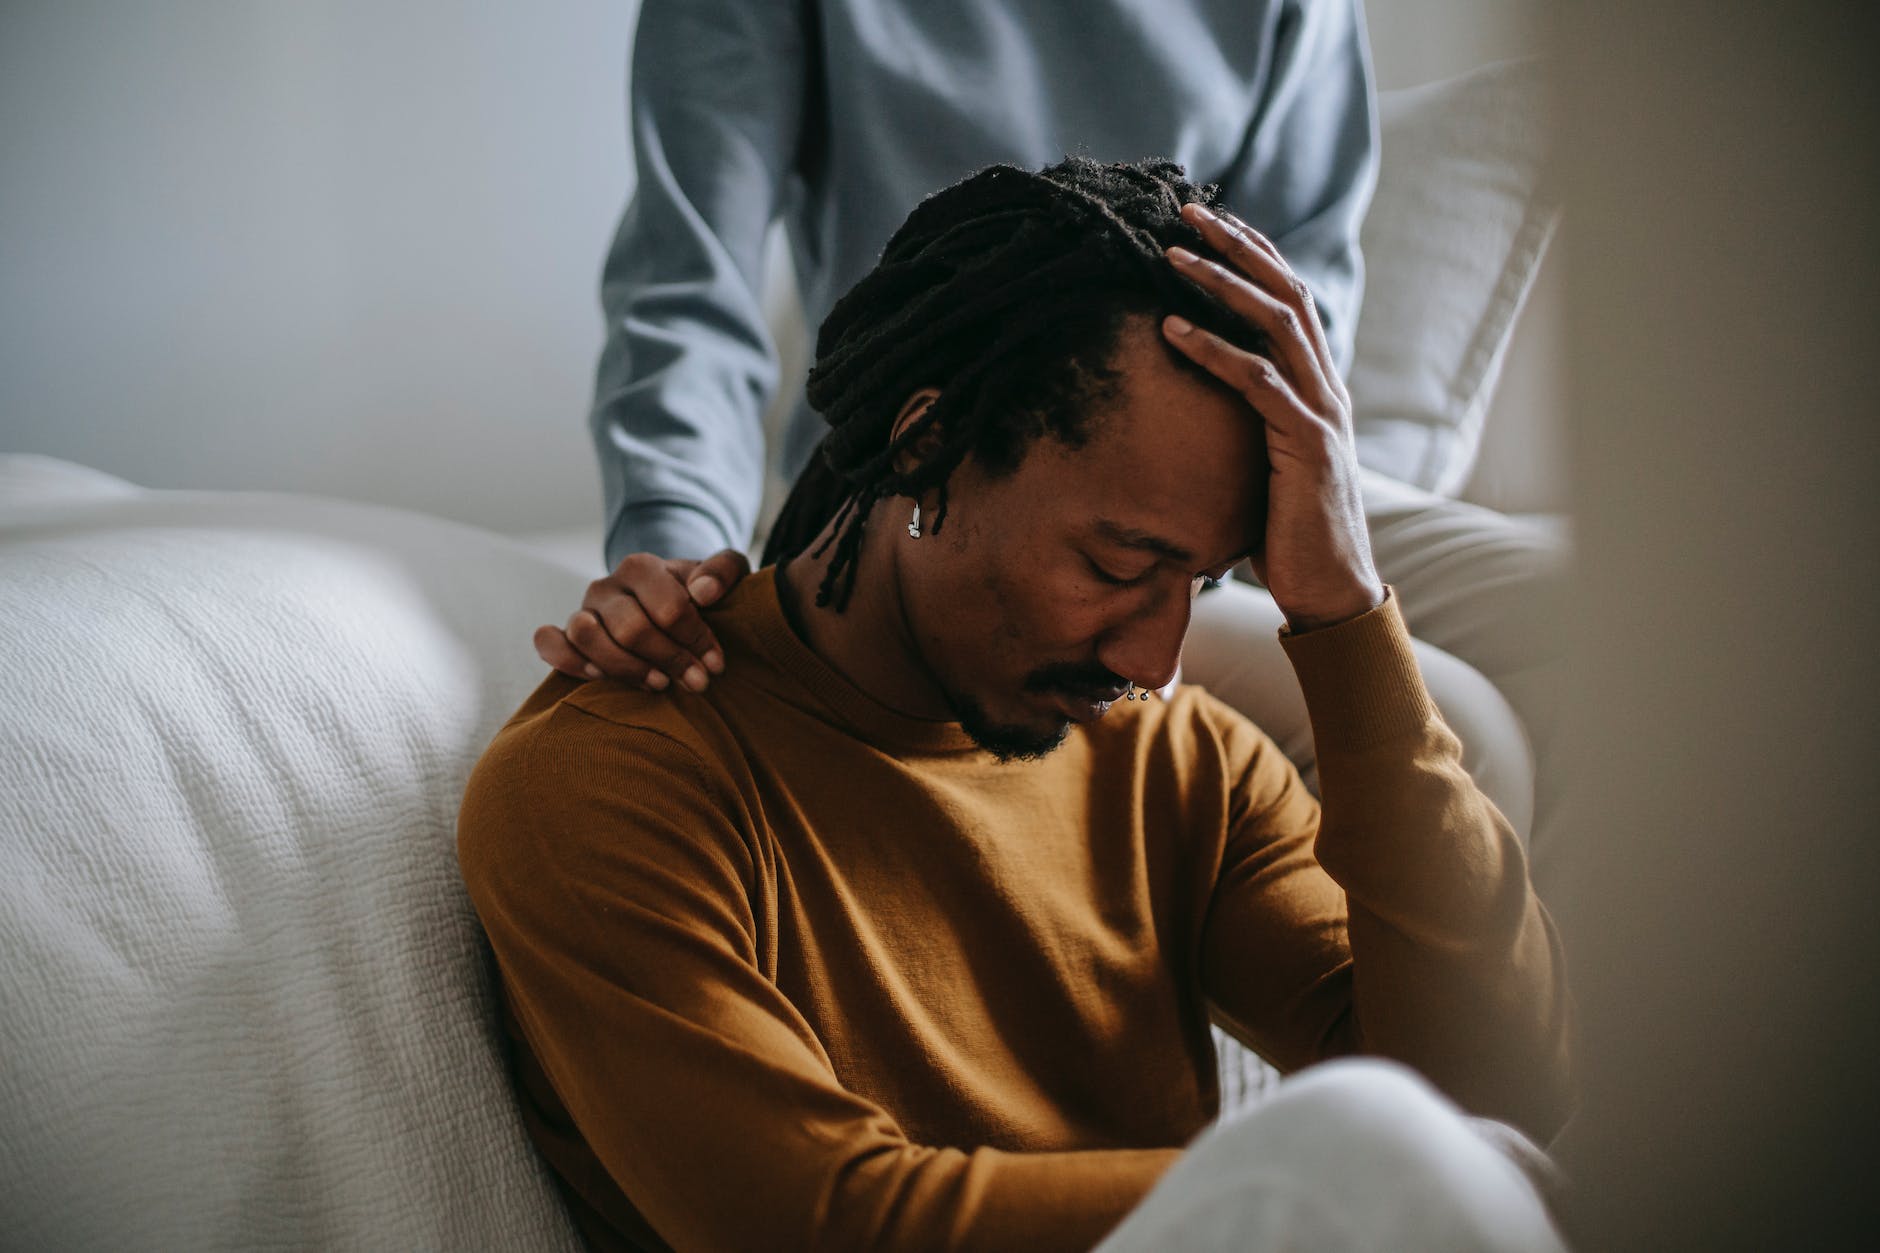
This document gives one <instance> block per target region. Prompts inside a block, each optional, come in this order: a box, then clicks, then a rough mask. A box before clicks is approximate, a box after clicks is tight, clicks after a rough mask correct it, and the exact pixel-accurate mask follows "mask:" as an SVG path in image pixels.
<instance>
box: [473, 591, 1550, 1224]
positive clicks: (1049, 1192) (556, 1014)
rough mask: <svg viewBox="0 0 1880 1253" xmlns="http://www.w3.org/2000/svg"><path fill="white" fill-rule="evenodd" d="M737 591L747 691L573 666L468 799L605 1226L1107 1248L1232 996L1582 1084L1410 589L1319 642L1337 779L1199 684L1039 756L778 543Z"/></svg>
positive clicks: (1441, 1052)
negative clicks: (951, 708)
mask: <svg viewBox="0 0 1880 1253" xmlns="http://www.w3.org/2000/svg"><path fill="white" fill-rule="evenodd" d="M712 627H713V630H714V631H716V632H717V634H718V636H719V639H720V640H721V641H722V642H723V644H724V645H725V648H726V653H727V655H728V656H729V657H730V658H731V659H732V665H731V667H730V669H729V672H728V673H727V674H725V675H724V676H723V677H722V678H720V679H719V680H717V681H716V682H715V683H714V684H713V686H712V688H711V690H710V691H709V692H708V693H706V694H704V695H692V694H689V693H684V692H679V693H675V694H671V695H657V696H655V695H649V694H646V693H643V692H641V691H639V690H637V689H635V688H629V687H627V686H624V685H618V684H611V683H588V684H577V683H574V682H571V681H569V680H566V679H564V678H561V677H560V676H555V677H551V678H550V679H549V680H548V682H546V683H544V684H543V685H542V686H541V688H540V689H538V690H537V691H536V693H535V694H534V695H533V696H532V697H531V698H530V699H529V701H528V702H527V704H525V705H524V706H523V708H522V709H521V711H520V712H518V713H517V714H516V716H515V717H514V719H513V720H512V721H511V722H510V723H509V724H508V726H507V727H505V728H504V729H503V731H502V732H501V733H500V734H499V735H498V736H497V738H496V740H495V742H494V743H493V744H492V745H491V747H490V749H489V752H488V753H487V754H486V755H485V757H484V758H483V760H482V761H481V763H479V765H478V766H477V768H476V771H475V773H474V774H473V776H472V778H471V781H470V787H469V791H468V794H467V796H466V797H465V800H464V807H463V813H462V817H461V822H460V833H459V854H460V858H461V861H462V865H463V871H464V877H465V880H466V881H467V883H468V885H469V889H470V894H471V897H472V899H473V901H474V902H475V905H476V909H477V912H478V915H479V916H480V918H481V920H482V923H483V926H484V928H485V930H486V931H487V932H488V934H489V938H490V943H491V945H492V947H493V948H494V951H495V955H496V961H497V966H498V970H499V973H500V981H501V989H502V996H503V1002H504V1018H505V1024H506V1026H507V1029H508V1031H509V1032H510V1034H511V1036H512V1038H513V1041H514V1045H515V1066H516V1080H517V1085H518V1088H519V1091H520V1096H521V1101H522V1107H523V1113H524V1118H525V1121H526V1123H527V1125H528V1127H529V1131H530V1134H531V1135H532V1136H533V1137H534V1139H535V1142H536V1144H537V1145H538V1146H539V1147H540V1149H541V1151H542V1153H543V1155H544V1156H545V1158H546V1159H547V1161H548V1162H549V1163H550V1165H551V1166H552V1167H553V1169H554V1171H555V1172H556V1174H557V1176H558V1177H559V1180H560V1182H561V1183H562V1185H563V1188H564V1192H565V1194H566V1195H567V1197H568V1199H569V1202H570V1204H571V1205H572V1206H573V1208H574V1211H575V1214H576V1217H577V1220H578V1221H579V1222H580V1224H581V1226H582V1228H583V1230H584V1232H585V1233H586V1234H587V1236H588V1238H589V1240H590V1241H591V1242H592V1243H593V1244H595V1245H596V1246H598V1247H602V1248H652V1249H663V1248H668V1247H670V1248H673V1249H679V1250H694V1249H697V1250H747V1249H748V1250H760V1249H765V1250H767V1249H817V1250H845V1249H894V1250H904V1249H905V1250H917V1249H962V1250H976V1251H977V1250H985V1251H995V1250H1003V1249H1013V1250H1022V1251H1023V1253H1046V1251H1048V1250H1056V1249H1087V1248H1089V1247H1090V1246H1091V1245H1093V1244H1094V1243H1096V1242H1097V1241H1098V1240H1099V1239H1100V1238H1101V1237H1102V1235H1103V1234H1104V1233H1105V1232H1106V1231H1107V1230H1108V1229H1109V1228H1110V1227H1112V1226H1113V1225H1114V1224H1115V1223H1116V1222H1117V1221H1118V1220H1120V1218H1121V1217H1122V1216H1123V1215H1124V1214H1125V1213H1126V1212H1127V1211H1128V1210H1129V1209H1130V1208H1131V1207H1132V1206H1134V1205H1135V1204H1136V1203H1137V1202H1138V1201H1139V1200H1140V1199H1141V1198H1142V1196H1143V1195H1144V1193H1146V1192H1147V1191H1148V1189H1149V1188H1150V1187H1151V1185H1152V1184H1153V1183H1154V1182H1155V1180H1156V1179H1157V1177H1158V1176H1159V1175H1160V1174H1161V1172H1162V1171H1164V1170H1165V1169H1166V1168H1167V1167H1168V1166H1169V1164H1170V1163H1171V1162H1172V1161H1173V1160H1174V1159H1175V1158H1176V1156H1177V1155H1178V1153H1179V1151H1180V1146H1181V1145H1182V1144H1183V1143H1184V1142H1186V1141H1187V1140H1188V1139H1189V1138H1190V1137H1192V1136H1193V1135H1194V1134H1195V1133H1196V1132H1197V1131H1199V1130H1200V1129H1201V1128H1202V1127H1203V1125H1204V1124H1206V1123H1207V1122H1208V1121H1209V1119H1210V1118H1211V1117H1212V1116H1213V1114H1214V1113H1215V1112H1216V1106H1217V1102H1218V1094H1217V1091H1216V1084H1215V1072H1214V1064H1213V1047H1212V1045H1211V1043H1210V1039H1209V1035H1208V1023H1209V1018H1210V1015H1212V1016H1214V1017H1215V1018H1216V1019H1217V1020H1218V1021H1219V1022H1221V1024H1222V1025H1223V1026H1224V1027H1226V1028H1227V1029H1228V1030H1230V1031H1232V1032H1233V1033H1234V1034H1236V1035H1238V1036H1239V1037H1240V1038H1241V1039H1243V1040H1244V1041H1246V1042H1247V1043H1249V1044H1250V1045H1252V1046H1253V1047H1254V1048H1256V1049H1258V1050H1259V1051H1260V1052H1261V1053H1263V1054H1264V1055H1266V1056H1267V1057H1268V1058H1270V1059H1272V1060H1273V1061H1274V1062H1275V1063H1276V1064H1277V1065H1279V1066H1280V1067H1281V1068H1282V1069H1293V1068H1297V1067H1300V1066H1304V1065H1306V1064H1307V1063H1309V1062H1312V1061H1315V1060H1317V1059H1320V1058H1324V1057H1328V1056H1333V1055H1337V1054H1344V1053H1352V1052H1359V1051H1363V1052H1369V1053H1377V1054H1383V1055H1387V1056H1391V1057H1395V1058H1399V1059H1401V1060H1403V1061H1405V1062H1408V1063H1410V1064H1411V1065H1413V1066H1416V1067H1418V1068H1419V1069H1421V1070H1422V1071H1423V1072H1424V1073H1425V1074H1427V1075H1428V1076H1429V1077H1430V1078H1431V1079H1432V1080H1433V1081H1434V1082H1436V1083H1437V1084H1438V1085H1440V1086H1441V1087H1443V1088H1444V1089H1445V1090H1447V1091H1448V1092H1449V1093H1450V1094H1451V1095H1452V1096H1453V1097H1455V1098H1456V1099H1457V1100H1459V1101H1460V1102H1462V1103H1463V1104H1464V1105H1466V1106H1468V1107H1470V1108H1472V1109H1474V1110H1476V1111H1478V1112H1482V1113H1487V1114H1491V1115H1495V1116H1499V1117H1503V1118H1508V1119H1511V1120H1513V1121H1515V1122H1517V1123H1520V1124H1522V1125H1524V1126H1526V1127H1528V1128H1529V1129H1530V1130H1534V1131H1536V1132H1538V1133H1541V1134H1543V1135H1545V1134H1547V1133H1549V1132H1551V1131H1552V1130H1553V1129H1554V1128H1555V1127H1557V1126H1558V1124H1559V1122H1560V1120H1561V1119H1562V1118H1563V1117H1564V1114H1565V1112H1566V1105H1567V1102H1568V1100H1569V1096H1568V1076H1567V1047H1566V1035H1567V1019H1568V1003H1567V997H1566V993H1565V985H1564V976H1563V972H1562V967H1561V961H1560V955H1559V951H1558V948H1557V944H1556V940H1555V937H1554V932H1553V928H1552V925H1551V924H1550V922H1549V920H1548V918H1547V915H1546V913H1545V911H1544V910H1543V909H1542V907H1541V905H1540V902H1539V901H1538V900H1537V899H1536V898H1535V896H1534V894H1533V892H1532V890H1531V889H1530V887H1529V885H1528V878H1527V871H1526V867H1525V863H1524V861H1523V858H1522V855H1521V851H1520V848H1519V845H1518V844H1517V842H1516V840H1515V838H1514V836H1513V834H1512V833H1511V832H1510V831H1509V829H1508V826H1507V824H1506V823H1505V822H1504V821H1503V820H1502V818H1501V816H1500V815H1499V814H1498V813H1497V812H1496V811H1495V809H1494V808H1493V806H1492V805H1491V804H1490V803H1489V802H1488V801H1487V800H1485V799H1484V798H1483V797H1482V796H1481V794H1480V793H1479V792H1477V791H1476V789H1475V788H1474V786H1473V785H1472V784H1471V783H1470V781H1469V779H1468V776H1467V775H1466V774H1465V773H1464V772H1463V770H1462V768H1461V766H1460V764H1459V762H1458V748H1457V744H1456V741H1455V738H1454V736H1453V735H1451V734H1450V732H1449V731H1448V729H1447V728H1446V727H1444V725H1443V723H1442V722H1441V720H1440V719H1439V717H1438V716H1437V713H1436V711H1435V709H1434V707H1433V706H1432V705H1431V703H1430V700H1429V697H1428V695H1427V694H1426V692H1425V690H1424V688H1423V684H1422V682H1421V680H1420V678H1419V677H1418V674H1417V671H1416V666H1415V663H1414V661H1413V659H1412V655H1411V651H1410V647H1409V641H1408V637H1407V635H1406V633H1405V631H1404V627H1403V623H1402V620H1401V618H1400V616H1399V614H1398V611H1397V608H1396V605H1395V602H1394V600H1387V601H1386V602H1385V604H1384V605H1383V606H1381V607H1380V608H1379V609H1377V610H1374V611H1373V612H1371V613H1369V614H1366V615H1365V616H1363V617H1361V618H1358V619H1356V620H1354V621H1352V622H1348V623H1345V624H1343V625H1341V626H1337V627H1332V628H1328V629H1325V630H1322V631H1315V632H1312V633H1309V634H1305V635H1299V636H1290V637H1288V638H1287V640H1286V650H1287V653H1288V655H1289V656H1290V658H1291V660H1292V663H1293V666H1294V668H1295V669H1296V671H1297V673H1298V676H1299V680H1300V683H1301V684H1302V686H1303V688H1304V691H1305V695H1306V698H1307V702H1308V705H1309V707H1310V709H1311V713H1312V719H1313V732H1314V737H1315V739H1316V741H1317V749H1318V760H1319V777H1320V785H1321V788H1322V791H1323V793H1324V797H1325V802H1324V807H1323V810H1321V808H1320V805H1319V804H1318V803H1317V802H1316V801H1315V800H1314V799H1313V798H1312V796H1311V795H1310V794H1309V793H1308V792H1307V791H1306V790H1305V788H1304V787H1303V786H1302V785H1301V784H1300V782H1299V779H1298V776H1297V775H1296V774H1295V773H1294V771H1293V769H1292V767H1291V766H1290V765H1289V764H1288V762H1287V761H1286V759H1285V758H1284V757H1283V756H1282V755H1281V754H1280V752H1279V751H1278V750H1277V749H1276V748H1275V747H1274V745H1273V744H1272V742H1271V741H1270V740H1268V739H1267V738H1266V737H1265V736H1264V735H1262V734H1261V733H1260V732H1259V731H1258V730H1257V729H1256V728H1255V727H1254V726H1253V725H1252V724H1250V723H1249V722H1247V721H1246V720H1245V719H1244V718H1242V717H1241V716H1239V715H1238V714H1236V713H1235V712H1233V711H1232V710H1230V709H1228V708H1227V707H1226V706H1224V705H1222V704H1220V703H1219V702H1217V701H1215V700H1213V699H1212V698H1210V697H1209V696H1207V695H1206V694H1205V693H1203V692H1201V691H1199V690H1197V689H1195V688H1192V687H1187V688H1183V689H1181V690H1180V691H1179V692H1178V693H1177V695H1176V696H1175V697H1174V699H1172V700H1170V701H1168V702H1166V703H1165V702H1163V701H1159V700H1158V701H1151V702H1145V703H1141V704H1132V703H1127V702H1125V703H1121V704H1119V705H1118V706H1116V707H1115V708H1114V709H1113V710H1112V712H1111V713H1110V714H1109V715H1108V716H1107V717H1105V718H1103V719H1101V720H1100V721H1098V722H1097V723H1095V724H1092V725H1090V726H1088V727H1083V728H1078V729H1076V730H1074V731H1073V733H1072V735H1071V737H1070V739H1069V740H1068V742H1067V743H1066V744H1065V746H1064V747H1063V748H1061V749H1060V750H1058V751H1057V752H1056V753H1054V754H1053V755H1051V756H1050V757H1049V758H1047V759H1046V760H1044V761H1042V762H1034V763H1025V764H1015V765H1004V766H1002V765H999V764H997V763H996V762H995V761H993V760H992V758H991V757H989V756H988V755H987V754H985V753H983V752H980V751H979V750H977V749H975V748H974V747H973V746H972V745H971V744H970V743H969V742H968V740H967V739H966V737H965V735H964V734H963V732H962V731H961V730H960V728H959V727H958V726H957V725H956V724H951V723H935V722H927V721H920V720H915V719H910V718H907V717H903V716H901V715H899V714H896V713H894V712H892V711H890V710H888V709H886V708H883V707H882V706H880V705H879V704H877V703H875V702H874V701H872V700H871V699H870V698H869V697H867V696H866V695H865V694H863V693H862V692H860V691H858V690H857V689H855V688H854V687H852V686H851V685H849V684H848V683H847V682H845V681H844V680H843V679H842V678H841V677H840V676H838V675H837V674H836V672H835V671H833V670H832V669H831V668H830V667H829V666H827V665H826V664H824V663H823V662H822V661H821V660H820V659H819V658H817V657H816V656H815V654H813V653H812V652H810V651H809V649H808V648H806V647H805V646H804V645H803V643H802V642H801V641H800V640H799V639H798V638H797V637H796V636H795V634H794V633H793V632H792V631H791V629H790V627H789V626H788V624H787V623H786V621H785V619H784V616H783V614H782V612H781V610H780V608H779V605H778V601H777V592H776V586H775V583H774V581H773V578H772V573H771V571H769V570H764V571H760V572H758V573H757V574H754V575H752V576H751V577H750V578H748V579H747V580H745V582H744V583H743V584H742V585H740V586H739V588H738V589H737V590H736V591H735V592H734V593H733V594H732V595H731V596H730V597H728V598H727V599H726V601H725V602H724V604H723V605H722V607H720V608H718V609H716V610H715V611H713V613H712Z"/></svg>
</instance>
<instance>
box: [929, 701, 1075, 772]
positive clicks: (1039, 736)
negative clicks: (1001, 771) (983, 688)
mask: <svg viewBox="0 0 1880 1253" xmlns="http://www.w3.org/2000/svg"><path fill="white" fill-rule="evenodd" d="M953 712H954V713H956V714H958V715H959V719H960V729H961V730H962V731H964V732H966V738H967V739H969V740H971V741H972V742H973V743H975V744H977V745H978V746H979V747H981V748H983V749H985V750H986V751H987V752H988V753H991V754H992V755H993V757H995V758H997V759H998V762H999V764H1000V765H1002V766H1004V765H1010V764H1011V763H1012V762H1015V761H1037V760H1038V759H1039V758H1041V757H1046V756H1049V755H1050V754H1051V753H1052V752H1054V751H1055V750H1056V749H1057V748H1058V747H1059V746H1060V745H1062V744H1063V743H1064V741H1065V740H1066V739H1067V738H1069V736H1070V733H1071V724H1070V722H1069V720H1064V721H1061V722H1059V723H1058V724H1057V726H1055V727H1053V728H1052V729H1051V730H1049V731H1034V730H1032V729H1031V728H1030V727H1015V726H1010V725H1008V724H1006V723H1002V722H994V721H993V720H992V719H991V718H990V717H988V716H987V714H986V710H985V706H983V705H981V704H980V703H979V702H978V701H976V700H972V699H970V698H968V697H959V698H957V699H955V700H954V702H953Z"/></svg>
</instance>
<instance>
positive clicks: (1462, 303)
mask: <svg viewBox="0 0 1880 1253" xmlns="http://www.w3.org/2000/svg"><path fill="white" fill-rule="evenodd" d="M1542 68H1543V63H1542V62H1541V61H1539V60H1537V59H1528V60H1522V61H1508V62H1502V63H1499V64H1495V65H1489V66H1485V67H1483V68H1481V69H1478V70H1474V71H1471V72H1470V73H1467V74H1464V75H1462V76H1460V77H1458V78H1454V79H1450V80H1447V81H1445V82H1440V83H1431V84H1426V85H1424V86H1421V87H1413V88H1409V89H1407V90H1403V91H1395V92H1385V93H1383V95H1382V96H1381V97H1380V101H1379V115H1380V124H1381V128H1382V150H1381V162H1380V168H1379V171H1378V182H1377V194H1376V196H1375V197H1374V199H1373V200H1372V203H1371V209H1370V212H1369V214H1368V215H1367V216H1366V218H1365V221H1364V227H1363V232H1362V241H1363V245H1364V256H1365V274H1366V277H1365V295H1364V307H1363V311H1362V313H1361V315H1360V317H1359V320H1358V332H1357V344H1356V350H1355V353H1354V355H1353V360H1352V367H1351V371H1350V374H1349V376H1348V381H1349V384H1350V388H1351V397H1352V407H1353V411H1354V417H1355V421H1356V425H1357V437H1358V458H1359V460H1360V461H1362V462H1363V463H1364V464H1365V465H1366V466H1369V467H1370V468H1371V469H1374V470H1379V471H1382V472H1383V473H1385V474H1388V475H1390V476H1391V477H1393V478H1396V479H1400V480H1402V481H1403V482H1406V483H1413V484H1415V485H1417V486H1419V487H1422V488H1424V489H1426V490H1428V491H1432V492H1437V493H1440V494H1442V495H1453V494H1455V493H1456V492H1457V491H1459V490H1460V489H1461V488H1462V487H1463V485H1464V484H1465V483H1467V482H1468V479H1469V473H1470V470H1471V469H1472V467H1473V466H1474V464H1475V457H1476V453H1477V450H1478V448H1479V446H1480V443H1481V438H1482V429H1483V422H1484V419H1485V416H1486V414H1487V412H1488V407H1489V401H1490V399H1491V398H1492V396H1493V394H1494V388H1495V381H1496V378H1497V376H1498V374H1499V373H1500V370H1501V365H1502V360H1503V357H1504V356H1505V354H1506V350H1507V345H1508V340H1509V337H1510V335H1511V333H1512V332H1513V329H1514V325H1515V319H1516V315H1518V314H1519V313H1520V311H1521V307H1522V304H1523V303H1524V302H1525V301H1526V299H1527V295H1528V291H1529V289H1530V288H1531V287H1532V285H1533V282H1534V276H1535V273H1536V271H1537V270H1538V269H1539V268H1540V262H1541V258H1542V257H1543V255H1544V254H1545V252H1546V249H1547V245H1548V242H1549V240H1551V238H1552V237H1553V233H1554V228H1555V225H1556V224H1557V222H1558V221H1559V216H1560V208H1559V203H1558V200H1557V198H1556V197H1554V196H1553V195H1552V194H1551V193H1550V192H1549V191H1548V189H1547V187H1546V185H1545V183H1544V181H1543V177H1542V174H1543V170H1544V167H1545V165H1546V159H1547V127H1546V120H1547V119H1546V96H1545V82H1544V77H1543V73H1542Z"/></svg>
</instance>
